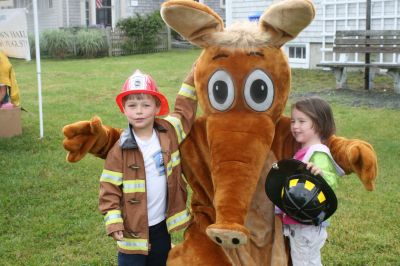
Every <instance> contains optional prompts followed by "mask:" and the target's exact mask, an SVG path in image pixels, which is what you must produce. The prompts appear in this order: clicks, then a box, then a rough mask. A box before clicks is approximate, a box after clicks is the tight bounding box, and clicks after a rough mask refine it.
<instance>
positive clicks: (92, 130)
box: [63, 63, 196, 163]
mask: <svg viewBox="0 0 400 266" xmlns="http://www.w3.org/2000/svg"><path fill="white" fill-rule="evenodd" d="M195 64H196V63H194V64H193V66H192V69H191V71H190V72H189V74H188V75H187V76H186V78H185V80H184V83H186V84H188V85H190V86H194V80H193V73H194V72H193V71H194V67H195ZM179 99H180V98H179V97H177V102H176V106H175V113H180V110H177V109H178V108H179V106H180V105H179V103H178V101H179ZM177 103H178V104H177ZM195 114H196V109H195V108H194V111H193V116H194V115H195ZM192 120H193V119H192ZM121 132H122V129H117V128H112V127H109V126H105V125H103V124H102V122H101V119H100V118H99V117H97V116H95V117H93V118H92V120H90V121H79V122H76V123H73V124H70V125H66V126H65V127H64V128H63V133H64V136H65V138H64V141H63V145H64V149H66V150H67V151H68V154H67V161H68V162H71V163H74V162H78V161H79V160H81V159H82V158H83V157H84V156H85V155H86V154H87V153H88V152H89V153H91V154H93V155H94V156H97V157H100V158H102V159H105V158H106V156H107V153H108V151H109V150H110V149H111V148H112V147H113V145H114V143H115V142H116V141H117V140H118V139H119V136H120V134H121Z"/></svg>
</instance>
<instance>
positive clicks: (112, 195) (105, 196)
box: [99, 84, 197, 255]
mask: <svg viewBox="0 0 400 266" xmlns="http://www.w3.org/2000/svg"><path fill="white" fill-rule="evenodd" d="M196 107H197V98H196V94H195V89H194V88H193V87H191V86H189V85H186V84H184V85H182V88H181V90H180V91H179V93H178V96H177V98H176V101H175V110H174V112H173V113H172V114H171V115H169V116H168V117H166V118H164V119H159V118H156V119H155V123H154V129H155V130H156V132H157V136H158V138H159V140H160V145H161V152H162V154H163V160H164V167H165V171H166V173H167V197H168V198H167V210H166V217H167V220H166V224H167V229H168V231H169V232H171V231H175V230H179V229H182V228H184V227H185V226H186V225H187V223H188V221H189V219H190V213H189V211H188V209H187V207H186V200H187V190H186V185H187V184H186V182H185V181H184V179H183V178H182V170H181V165H180V154H179V144H180V143H181V142H182V141H183V139H184V138H185V137H186V135H187V134H188V133H189V130H190V128H191V126H192V124H193V122H194V118H195V115H196ZM99 209H100V211H101V212H102V213H103V215H104V221H105V224H106V230H107V234H111V233H113V232H115V231H123V234H124V238H123V240H122V241H117V245H118V250H119V251H120V252H123V253H127V254H144V255H147V254H148V251H149V247H150V244H149V242H148V239H149V232H148V231H149V230H148V218H147V194H146V176H145V169H144V162H143V156H142V154H141V152H140V150H139V148H138V145H137V143H136V140H135V138H134V136H133V134H132V132H131V130H130V127H129V128H127V129H125V130H124V131H123V132H122V133H121V136H120V139H119V141H118V142H117V143H115V144H114V146H113V148H112V149H111V150H110V151H109V153H108V155H107V159H106V161H105V166H104V170H103V172H102V174H101V177H100V194H99Z"/></svg>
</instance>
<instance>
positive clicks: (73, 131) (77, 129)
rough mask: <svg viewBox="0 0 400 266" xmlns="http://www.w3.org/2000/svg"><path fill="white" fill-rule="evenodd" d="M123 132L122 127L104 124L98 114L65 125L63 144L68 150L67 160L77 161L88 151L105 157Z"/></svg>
mask: <svg viewBox="0 0 400 266" xmlns="http://www.w3.org/2000/svg"><path fill="white" fill-rule="evenodd" d="M121 132H122V129H116V128H112V127H109V126H104V125H103V124H102V123H101V120H100V118H99V117H97V116H95V117H93V118H92V120H90V121H79V122H76V123H73V124H70V125H67V126H65V127H64V128H63V133H64V136H65V138H64V141H63V145H64V149H66V150H67V151H68V154H67V161H68V162H71V163H74V162H77V161H79V160H81V159H82V158H83V157H84V156H85V155H86V153H88V152H89V153H91V154H93V155H95V156H97V157H100V158H103V159H104V158H105V157H106V156H107V153H108V151H109V150H110V149H111V148H112V147H113V145H114V143H115V142H116V141H117V140H118V139H119V135H120V133H121Z"/></svg>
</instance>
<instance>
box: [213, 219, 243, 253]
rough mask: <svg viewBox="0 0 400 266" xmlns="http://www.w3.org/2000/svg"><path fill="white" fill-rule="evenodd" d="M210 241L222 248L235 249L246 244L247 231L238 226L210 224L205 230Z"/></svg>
mask: <svg viewBox="0 0 400 266" xmlns="http://www.w3.org/2000/svg"><path fill="white" fill-rule="evenodd" d="M206 233H207V235H208V236H209V237H210V238H211V240H212V241H214V242H215V243H217V244H218V245H220V246H223V247H224V248H237V247H239V246H241V245H245V244H246V243H247V236H248V235H249V231H248V230H247V229H246V228H245V227H244V226H241V225H238V224H226V225H224V224H212V225H210V226H208V227H207V229H206Z"/></svg>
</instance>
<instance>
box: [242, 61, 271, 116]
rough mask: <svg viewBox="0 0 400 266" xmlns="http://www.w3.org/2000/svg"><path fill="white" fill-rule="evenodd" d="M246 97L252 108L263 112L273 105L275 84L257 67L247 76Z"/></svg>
mask: <svg viewBox="0 0 400 266" xmlns="http://www.w3.org/2000/svg"><path fill="white" fill-rule="evenodd" d="M244 98H245V100H246V103H247V104H248V105H249V106H250V108H251V109H253V110H254V111H258V112H263V111H265V110H268V108H270V107H271V105H272V101H273V100H274V84H273V83H272V80H271V79H270V78H269V77H268V75H267V74H266V73H265V72H263V71H261V70H259V69H257V70H255V71H253V72H252V73H251V74H250V75H249V76H248V78H247V80H246V83H245V85H244Z"/></svg>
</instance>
